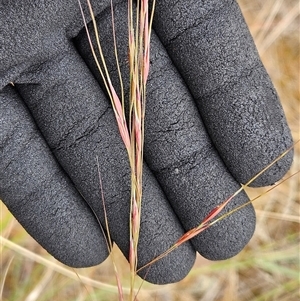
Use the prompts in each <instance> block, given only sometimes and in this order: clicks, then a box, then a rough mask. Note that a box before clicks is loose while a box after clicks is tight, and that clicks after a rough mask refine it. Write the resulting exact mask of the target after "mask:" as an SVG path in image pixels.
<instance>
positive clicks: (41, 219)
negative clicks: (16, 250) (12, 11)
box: [0, 86, 108, 267]
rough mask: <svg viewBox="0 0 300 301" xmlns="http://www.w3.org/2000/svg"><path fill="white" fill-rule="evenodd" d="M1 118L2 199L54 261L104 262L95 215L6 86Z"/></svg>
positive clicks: (0, 102) (0, 99) (78, 264)
mask: <svg viewBox="0 0 300 301" xmlns="http://www.w3.org/2000/svg"><path fill="white" fill-rule="evenodd" d="M0 120H1V127H0V157H1V160H0V198H1V199H2V200H3V201H4V202H5V204H6V206H7V207H8V209H9V210H10V211H11V212H12V214H13V215H14V216H15V217H16V218H17V220H18V221H19V222H20V223H21V224H22V225H23V226H24V228H25V229H26V230H27V231H28V233H29V234H30V235H32V236H33V237H34V238H35V239H36V240H37V241H38V242H39V243H40V244H41V245H42V246H43V247H44V248H45V249H46V250H48V252H50V253H51V254H52V255H53V256H54V257H56V258H57V259H58V260H60V261H62V262H64V263H66V264H67V265H69V266H76V267H82V266H91V265H96V264H98V263H99V262H102V261H103V260H104V259H105V258H106V257H107V255H108V251H107V246H106V244H105V240H104V237H103V235H102V232H101V231H100V229H99V225H98V222H97V220H96V218H95V216H94V215H93V213H92V212H91V210H90V208H89V207H88V206H87V204H86V203H85V202H84V201H83V199H82V197H81V196H80V194H79V193H78V191H77V190H76V189H75V187H74V185H73V184H72V182H71V181H70V180H69V178H68V177H67V176H66V174H65V173H64V172H63V171H62V169H61V168H60V166H59V165H58V164H57V162H56V161H55V159H54V158H53V155H52V154H51V152H50V150H49V149H48V146H47V145H46V143H45V141H44V140H43V138H42V137H41V135H40V133H39V131H38V129H37V127H36V126H35V125H34V122H33V120H32V118H31V117H30V115H29V113H28V111H27V109H26V108H25V106H24V105H23V102H22V99H21V98H20V96H19V95H18V94H17V93H16V91H15V90H14V89H13V88H12V87H9V86H7V87H5V88H4V89H3V90H2V91H1V92H0ZM78 237H80V239H76V238H78Z"/></svg>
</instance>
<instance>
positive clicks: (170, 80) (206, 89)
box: [0, 0, 292, 283]
mask: <svg viewBox="0 0 300 301" xmlns="http://www.w3.org/2000/svg"><path fill="white" fill-rule="evenodd" d="M83 2H84V1H83ZM94 2H95V3H94V4H93V6H94V11H95V14H97V15H98V26H99V30H100V38H101V40H102V41H103V42H102V45H103V47H104V52H105V53H106V56H107V64H108V65H109V66H110V68H111V74H112V77H113V79H114V83H115V84H116V85H118V80H117V74H116V72H115V69H114V68H115V63H114V57H113V54H112V36H111V14H110V0H106V1H94ZM114 3H115V4H116V5H115V22H116V30H117V36H118V46H119V48H120V50H119V55H120V57H121V59H120V62H121V67H122V70H126V68H127V57H128V52H127V51H128V50H127V25H126V20H127V8H126V5H127V1H114ZM83 5H84V6H85V12H86V14H88V13H87V8H86V4H85V3H83ZM153 27H154V32H153V35H152V44H151V70H150V76H149V81H148V88H147V92H148V94H147V104H146V124H145V126H146V131H145V152H144V156H145V168H144V182H143V189H144V190H143V203H142V221H141V234H140V242H139V253H138V254H139V266H142V265H144V264H146V263H147V262H149V261H150V260H151V259H152V258H154V257H156V256H157V255H159V254H160V253H162V252H163V251H165V250H166V249H167V248H168V247H170V246H171V245H172V244H173V243H174V242H175V241H176V240H177V239H178V238H180V236H181V235H183V234H184V233H185V232H186V231H187V230H189V229H191V228H192V227H195V226H196V225H198V224H199V223H200V222H201V221H202V220H203V218H204V217H205V216H206V215H207V214H208V213H209V212H210V211H211V210H212V209H213V208H214V207H215V206H216V205H217V204H220V203H221V202H222V201H224V200H225V199H226V198H227V197H229V196H230V195H231V194H232V193H233V192H234V191H236V190H237V189H238V188H239V187H240V185H239V183H245V182H246V181H248V180H249V179H250V178H251V177H252V176H254V175H255V174H256V173H257V172H259V171H260V170H261V169H262V168H263V167H265V166H266V165H267V164H268V163H270V162H271V161H272V160H274V159H275V158H276V157H277V156H278V155H280V154H281V153H282V152H283V151H284V150H285V149H286V148H288V147H289V146H291V144H292V139H291V135H290V131H289V128H288V126H287V124H286V120H285V117H284V113H283V111H282V108H281V105H280V103H279V101H278V98H277V95H276V92H275V90H274V88H273V86H272V84H271V81H270V79H269V76H268V75H267V73H266V71H265V69H264V68H263V66H262V63H261V61H260V59H259V57H258V54H257V51H256V49H255V46H254V44H253V41H252V38H251V36H250V34H249V31H248V29H247V26H246V24H245V22H244V20H243V17H242V15H241V12H240V10H239V8H238V5H237V4H236V3H235V2H233V1H225V0H224V1H219V0H210V1H206V2H205V3H204V2H203V1H198V0H186V1H185V0H182V1H174V0H160V1H157V2H156V12H155V18H154V25H153ZM0 28H1V42H0V43H1V53H0V68H1V69H0V80H1V82H0V89H1V98H0V120H1V126H0V151H1V153H0V156H1V157H0V158H1V159H0V198H1V199H2V200H3V202H4V203H5V204H6V206H7V207H8V209H9V210H10V211H11V212H12V213H13V215H14V216H15V217H16V218H17V219H18V221H19V222H20V223H21V224H22V225H23V226H24V228H25V229H26V230H27V231H28V233H29V234H30V235H32V236H33V237H34V238H35V239H36V240H37V241H38V242H39V243H40V244H41V245H42V246H43V247H44V248H45V249H46V250H47V251H48V252H49V253H51V254H52V255H53V256H54V257H56V258H57V259H58V260H60V261H61V262H63V263H65V264H67V265H69V266H73V267H86V266H92V265H96V264H98V263H100V262H102V261H103V260H104V259H105V258H106V257H107V255H108V251H107V247H106V244H105V240H104V237H103V235H102V232H101V230H100V227H99V224H98V222H97V219H96V217H95V215H94V214H93V212H92V210H91V209H90V208H92V209H93V211H94V212H95V214H96V215H97V218H99V220H100V221H101V223H102V224H103V225H104V213H103V208H102V197H101V189H100V185H99V173H98V168H97V161H96V157H98V158H99V165H100V173H101V179H102V185H103V194H104V201H105V204H106V210H107V214H108V223H109V226H110V233H111V236H112V238H113V240H114V241H115V242H116V243H117V244H118V246H119V247H120V248H121V250H122V251H123V252H124V254H125V256H127V257H128V237H129V199H130V170H129V164H128V160H127V155H126V152H125V149H124V146H123V143H122V141H121V138H120V135H119V132H118V128H117V125H116V121H115V117H114V115H113V112H112V109H111V106H110V102H109V100H108V99H107V98H106V93H105V89H103V87H101V81H100V84H99V83H98V81H97V80H96V79H97V78H98V77H99V75H98V72H97V70H96V69H95V65H94V62H93V59H92V57H91V53H90V48H89V45H88V43H87V39H86V34H85V31H84V30H83V31H82V32H81V33H80V34H79V35H78V33H79V30H80V29H81V28H83V21H82V18H81V15H80V10H79V6H78V3H77V1H76V0H67V1H57V0H55V1H46V2H44V1H37V0H34V1H33V0H30V1H29V0H28V1H2V4H1V9H0ZM77 35H78V36H77ZM126 76H127V77H128V75H125V78H126ZM125 81H126V79H125ZM11 82H12V83H14V86H12V85H10V83H11ZM126 91H127V92H128V83H127V86H126V85H125V93H127V92H126ZM291 161H292V153H290V154H289V155H287V156H286V157H284V158H283V159H282V160H281V161H279V162H278V163H277V164H275V165H274V166H273V167H272V168H270V169H269V170H268V171H267V172H266V173H265V174H264V175H263V176H261V177H260V178H259V179H257V180H256V181H255V182H254V183H253V184H254V185H255V186H262V185H269V184H273V183H274V182H275V181H277V180H279V179H280V178H281V177H282V176H283V175H284V174H285V173H286V171H287V170H288V168H289V167H290V164H291ZM246 201H247V196H246V195H245V194H244V193H241V194H239V195H238V196H237V197H236V198H235V199H234V200H233V201H232V202H231V203H230V204H229V205H228V208H227V209H226V211H228V210H230V209H232V208H234V207H236V206H238V205H240V204H243V203H244V202H246ZM254 228H255V214H254V210H253V207H252V206H251V205H248V206H246V207H244V208H243V209H241V210H240V211H238V212H235V213H234V214H232V215H231V216H229V217H228V218H226V219H224V220H222V221H221V222H219V223H217V224H215V225H214V226H212V227H211V228H209V229H208V230H206V231H204V232H203V233H201V234H200V235H198V236H197V237H195V238H194V239H192V240H191V241H190V242H187V243H185V244H183V245H182V246H181V247H179V248H178V249H177V250H175V251H174V252H172V253H171V254H169V255H168V256H167V257H165V258H164V259H162V260H160V261H158V262H157V263H155V264H154V265H153V266H152V267H151V268H150V270H149V271H147V274H146V276H147V278H146V279H147V280H148V281H150V282H154V283H168V282H174V281H178V280H180V279H182V278H183V277H184V276H185V275H186V274H187V273H188V271H189V270H190V269H191V267H192V265H193V262H194V259H195V252H196V251H197V252H199V253H200V254H201V255H203V256H205V257H206V258H209V259H213V260H215V259H217V260H218V259H225V258H228V257H231V256H234V255H235V254H237V253H238V252H240V251H241V250H242V248H243V247H244V246H245V244H246V243H247V242H248V241H249V239H250V238H251V236H252V234H253V231H254ZM145 272H146V271H142V272H141V275H142V276H143V275H144V276H145Z"/></svg>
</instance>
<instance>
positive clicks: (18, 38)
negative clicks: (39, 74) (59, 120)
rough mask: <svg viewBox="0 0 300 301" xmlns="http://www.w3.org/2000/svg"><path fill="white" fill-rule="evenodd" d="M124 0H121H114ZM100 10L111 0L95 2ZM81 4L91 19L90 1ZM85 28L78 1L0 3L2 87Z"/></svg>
mask: <svg viewBox="0 0 300 301" xmlns="http://www.w3.org/2000/svg"><path fill="white" fill-rule="evenodd" d="M113 1H114V2H116V1H122V0H113ZM92 2H93V10H94V11H95V13H99V12H100V11H102V10H104V9H105V8H107V7H110V5H111V0H102V1H92ZM81 5H82V7H83V10H84V12H85V13H86V16H87V20H90V17H89V14H88V13H87V12H88V6H87V1H85V0H84V1H82V0H81ZM82 27H83V22H82V17H81V12H80V8H79V4H78V1H76V0H75V1H74V0H65V1H59V0H53V1H46V2H43V1H39V0H30V1H9V3H6V4H2V3H0V28H1V34H2V35H1V40H0V49H1V53H0V58H1V64H0V74H1V77H0V89H2V88H3V87H4V86H6V85H7V84H8V83H9V82H15V81H16V80H18V82H20V73H22V72H23V71H24V70H27V69H28V68H30V66H32V65H35V64H40V63H43V62H45V61H47V60H49V58H52V57H56V56H57V55H59V54H60V53H61V52H62V51H64V41H65V37H66V35H67V37H70V38H71V37H74V36H75V35H77V34H78V32H79V30H80V29H81V28H82Z"/></svg>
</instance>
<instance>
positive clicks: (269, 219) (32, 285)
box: [0, 0, 300, 301]
mask: <svg viewBox="0 0 300 301" xmlns="http://www.w3.org/2000/svg"><path fill="white" fill-rule="evenodd" d="M239 3H240V5H241V8H242V10H243V13H244V15H245V18H246V21H247V23H248V25H249V27H250V30H251V33H252V35H253V37H254V40H255V42H256V45H257V47H258V50H259V52H260V55H261V58H262V60H263V63H264V64H265V66H266V68H267V70H268V72H269V74H270V76H271V78H272V80H273V82H274V84H275V87H276V89H277V91H278V93H279V95H280V98H281V100H282V103H283V106H284V110H285V112H286V115H287V118H288V122H289V125H290V127H291V129H292V133H293V137H294V140H295V141H297V140H299V139H300V137H299V126H300V124H299V117H300V114H299V113H300V99H299V67H300V66H299V64H300V61H299V44H300V36H299V28H300V24H299V23H300V20H299V18H300V17H299V9H300V5H299V1H298V0H285V1H283V0H265V1H258V0H255V1H246V0H239ZM295 150H296V151H295V158H294V164H293V166H292V168H291V171H290V173H293V172H295V171H297V170H300V146H299V144H298V145H296V149H295ZM299 182H300V181H299V175H297V176H294V177H293V178H291V179H290V180H289V181H287V182H286V183H284V184H282V185H281V186H279V187H278V188H277V189H276V190H274V191H272V192H270V193H268V194H267V195H266V196H264V197H261V198H260V199H259V200H257V201H256V202H255V204H254V205H255V207H256V209H257V216H258V221H257V228H256V232H255V235H254V237H253V238H252V240H251V241H250V243H249V244H248V246H247V247H246V248H245V249H244V250H243V251H242V252H241V253H240V254H239V255H237V256H236V257H234V258H232V259H230V260H226V261H220V262H209V261H207V260H205V259H203V258H201V257H200V256H199V257H198V258H197V261H196V264H195V267H194V268H193V270H192V271H191V273H190V274H189V275H188V277H186V278H185V279H184V280H183V281H181V282H179V283H177V284H172V285H166V286H154V285H150V284H148V283H144V285H143V289H142V290H141V292H140V295H139V296H140V297H139V299H140V300H156V301H160V300H165V301H184V300H189V301H194V300H201V301H211V300H220V301H232V300H257V301H258V300H261V301H265V300H289V301H294V300H295V301H296V300H300V293H299V287H300V285H299V276H300V275H299V270H300V267H299V251H300V250H299V241H300V235H299V223H300V192H299ZM259 191H261V192H262V191H264V189H261V190H257V189H249V190H248V193H249V195H250V196H255V195H257V194H258V193H259ZM0 206H1V207H0V216H1V220H0V227H1V228H0V231H1V234H2V236H3V237H5V238H7V239H8V240H9V241H8V242H7V241H6V240H5V241H3V244H2V245H0V256H1V261H0V270H1V274H0V299H1V297H2V300H3V301H4V300H5V301H19V300H20V301H23V300H24V301H34V300H38V301H43V300H45V301H46V300H47V301H48V300H66V301H71V300H74V301H75V300H76V301H84V300H91V301H94V300H101V301H105V300H117V295H116V288H115V287H114V284H115V278H114V276H113V272H112V269H111V264H110V261H109V260H106V261H105V262H104V263H103V264H102V265H100V266H98V267H94V268H89V269H81V270H78V271H77V272H78V273H79V274H80V279H78V277H77V275H76V274H75V272H74V270H72V269H69V268H67V267H65V266H63V265H62V264H60V263H58V262H57V261H55V260H54V259H52V258H51V256H49V255H48V254H47V253H46V252H45V251H44V250H43V249H42V248H41V247H40V246H39V245H38V244H37V243H36V242H35V241H34V240H33V239H32V238H31V237H29V235H28V234H27V233H26V232H25V231H24V230H23V228H22V227H21V226H20V225H19V224H18V223H17V222H16V221H15V219H14V218H13V217H12V216H11V214H10V213H9V212H8V211H7V209H6V207H5V206H4V205H3V204H2V203H1V204H0ZM10 242H12V243H10ZM116 251H117V252H118V250H116ZM118 259H119V262H120V266H121V270H122V272H121V275H120V276H121V279H123V283H124V286H126V285H128V280H127V278H126V275H128V271H129V270H128V268H127V265H126V262H125V260H124V258H123V257H122V256H121V255H120V256H118ZM126 282H127V283H126ZM110 285H112V286H110Z"/></svg>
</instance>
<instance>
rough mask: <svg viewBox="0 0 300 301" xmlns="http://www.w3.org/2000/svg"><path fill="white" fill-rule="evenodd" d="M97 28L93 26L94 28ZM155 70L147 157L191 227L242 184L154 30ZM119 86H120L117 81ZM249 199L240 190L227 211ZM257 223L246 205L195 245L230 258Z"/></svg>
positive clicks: (122, 23) (122, 26)
mask: <svg viewBox="0 0 300 301" xmlns="http://www.w3.org/2000/svg"><path fill="white" fill-rule="evenodd" d="M126 13H127V7H126V4H125V3H122V4H119V5H117V6H115V8H114V16H115V28H116V33H117V42H118V46H119V47H118V53H119V57H120V59H119V61H120V65H121V73H122V75H125V78H124V90H125V99H128V92H129V85H128V74H129V72H128V63H127V59H126V57H127V51H128V50H127V49H128V48H127V47H128V46H127V44H126V43H122V41H127V39H128V38H127V19H126ZM110 16H111V12H110V10H106V11H104V12H102V13H101V14H100V15H99V16H97V21H98V31H99V32H100V34H101V36H100V37H101V41H105V43H102V47H103V52H104V57H106V63H107V66H108V70H110V74H111V76H112V81H113V83H118V73H117V70H116V64H115V59H114V50H113V39H112V36H111V34H112V31H111V24H112V23H111V17H110ZM90 29H91V32H93V29H92V27H90ZM76 46H77V47H78V49H79V51H80V53H81V55H82V56H83V57H84V58H85V59H86V61H87V63H88V65H89V66H90V68H91V70H93V72H94V74H95V76H96V77H97V78H98V81H99V82H101V78H100V75H99V72H98V70H97V67H96V65H95V63H94V59H93V57H92V54H91V51H90V49H89V46H88V42H87V39H86V33H85V32H84V31H82V32H81V33H80V34H79V36H78V37H77V38H76ZM150 61H151V68H150V75H149V81H148V84H147V101H146V103H147V104H146V129H145V150H144V155H145V160H146V162H147V164H148V166H149V167H150V169H151V170H152V171H153V172H154V173H155V175H156V177H157V179H158V180H159V182H160V184H161V186H162V188H163V190H164V192H165V194H166V195H167V197H168V200H169V202H170V204H171V206H172V208H173V209H174V211H175V212H176V214H177V216H178V217H179V219H180V221H181V222H182V224H183V226H184V228H185V230H186V231H187V230H189V229H191V228H193V227H195V226H197V225H198V224H200V222H201V221H202V220H203V219H204V218H205V216H206V215H207V214H208V213H209V212H210V211H211V210H212V209H213V208H214V207H215V206H217V205H218V204H220V203H221V202H222V201H224V200H225V199H226V198H228V197H229V196H230V195H231V194H232V193H234V192H235V191H236V190H238V189H239V188H240V186H239V184H238V183H237V182H236V181H235V180H234V179H233V177H232V176H231V174H230V173H229V172H228V170H227V169H226V167H225V165H224V164H223V162H222V160H221V159H220V157H219V155H218V153H217V152H216V150H215V149H214V147H213V145H212V143H211V141H210V139H209V136H208V135H207V133H206V131H205V127H204V126H203V124H202V122H201V118H200V116H199V113H198V110H197V108H196V106H195V103H194V102H193V99H192V97H191V95H190V93H189V91H188V89H187V88H186V86H185V84H184V82H183V80H182V78H181V77H180V76H179V74H178V73H177V72H176V69H175V68H174V66H173V65H172V62H171V60H170V59H169V57H168V55H167V53H166V52H165V50H164V48H163V46H162V44H161V43H160V42H159V40H158V39H157V37H156V36H155V34H153V35H152V40H151V58H150ZM116 87H118V84H116ZM247 200H248V198H247V196H246V195H245V194H244V193H241V194H240V195H239V196H238V197H237V198H236V199H235V200H234V201H232V202H231V203H230V205H229V206H228V207H227V209H226V210H227V212H228V211H229V210H231V209H232V208H234V207H236V206H238V205H241V204H243V203H245V202H246V201H247ZM254 227H255V214H254V210H253V207H252V206H251V205H250V206H246V207H244V208H243V209H242V210H240V211H239V212H236V213H235V214H233V215H231V216H230V217H229V218H226V219H224V220H223V221H222V222H220V223H219V224H217V225H215V226H214V227H211V228H210V229H209V230H206V231H205V232H203V233H202V234H201V235H199V236H197V237H196V238H195V239H193V241H192V243H193V246H194V247H195V249H196V250H197V251H198V252H200V253H201V254H202V255H203V256H205V257H207V258H209V259H225V258H228V257H231V256H233V255H235V254H237V253H238V252H239V251H241V249H242V248H243V247H244V246H245V244H246V243H247V242H248V241H249V239H250V238H251V236H252V234H253V231H254Z"/></svg>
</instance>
